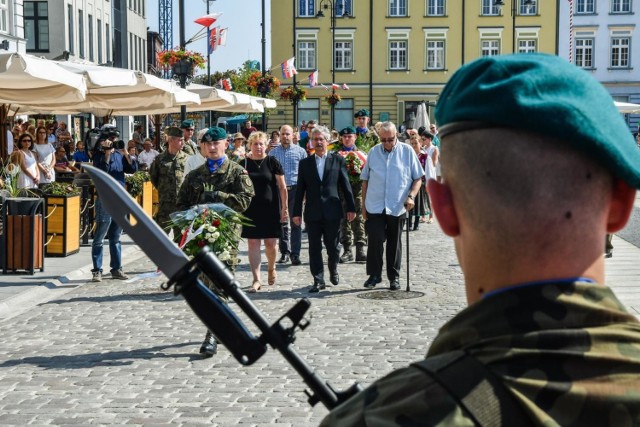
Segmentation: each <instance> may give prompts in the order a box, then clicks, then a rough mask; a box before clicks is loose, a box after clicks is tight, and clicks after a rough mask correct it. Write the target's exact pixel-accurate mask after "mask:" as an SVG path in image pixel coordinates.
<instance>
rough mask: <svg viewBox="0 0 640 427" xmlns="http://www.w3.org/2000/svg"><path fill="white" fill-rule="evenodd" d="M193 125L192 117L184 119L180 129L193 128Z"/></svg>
mask: <svg viewBox="0 0 640 427" xmlns="http://www.w3.org/2000/svg"><path fill="white" fill-rule="evenodd" d="M193 127H194V124H193V120H191V119H187V120H183V121H182V124H181V125H180V129H192V128H193Z"/></svg>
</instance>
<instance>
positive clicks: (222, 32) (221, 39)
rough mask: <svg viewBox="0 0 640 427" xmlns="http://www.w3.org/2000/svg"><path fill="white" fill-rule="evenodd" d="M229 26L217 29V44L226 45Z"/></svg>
mask: <svg viewBox="0 0 640 427" xmlns="http://www.w3.org/2000/svg"><path fill="white" fill-rule="evenodd" d="M228 31H229V28H220V29H219V30H218V46H226V45H227V32H228Z"/></svg>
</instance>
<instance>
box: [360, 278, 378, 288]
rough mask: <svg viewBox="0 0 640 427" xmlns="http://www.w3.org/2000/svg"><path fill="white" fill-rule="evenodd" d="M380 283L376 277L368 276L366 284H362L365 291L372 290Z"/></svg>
mask: <svg viewBox="0 0 640 427" xmlns="http://www.w3.org/2000/svg"><path fill="white" fill-rule="evenodd" d="M380 282H382V279H381V278H380V277H378V276H369V278H368V279H367V281H366V282H364V287H365V288H367V289H372V288H373V287H375V286H376V285H377V284H378V283H380Z"/></svg>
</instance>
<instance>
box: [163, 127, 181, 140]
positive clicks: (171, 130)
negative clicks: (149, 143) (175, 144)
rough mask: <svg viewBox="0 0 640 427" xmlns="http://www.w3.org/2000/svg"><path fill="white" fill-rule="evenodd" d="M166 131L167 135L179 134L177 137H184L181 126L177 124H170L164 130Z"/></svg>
mask: <svg viewBox="0 0 640 427" xmlns="http://www.w3.org/2000/svg"><path fill="white" fill-rule="evenodd" d="M164 133H165V135H167V136H177V137H180V138H182V131H181V130H180V129H179V128H177V127H175V126H169V127H168V128H166V129H165V130H164Z"/></svg>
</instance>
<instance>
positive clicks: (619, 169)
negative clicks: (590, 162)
mask: <svg viewBox="0 0 640 427" xmlns="http://www.w3.org/2000/svg"><path fill="white" fill-rule="evenodd" d="M435 116H436V121H437V122H438V124H439V125H440V138H441V139H443V138H446V135H447V134H451V133H454V132H460V131H464V130H471V129H479V128H490V127H505V128H512V129H518V130H523V131H529V132H535V133H538V134H541V135H544V136H549V137H552V138H555V139H559V140H560V141H564V142H565V143H567V144H568V145H569V146H570V147H572V148H574V149H576V150H578V151H580V152H583V153H585V154H586V155H588V156H590V157H591V158H592V159H594V160H595V161H596V162H597V163H599V164H601V165H602V166H603V167H604V168H606V169H607V170H609V171H610V172H611V173H612V174H614V175H616V176H618V177H620V178H621V179H623V180H624V181H625V182H627V184H629V185H630V186H632V187H635V188H640V150H638V148H637V147H636V143H635V141H634V140H633V137H632V136H631V132H630V131H629V128H628V126H627V124H626V123H625V121H624V120H623V118H622V116H621V114H620V113H619V112H618V110H617V108H616V107H615V105H614V103H613V99H612V98H611V95H609V93H608V92H607V90H606V89H605V88H604V87H603V86H602V85H601V84H600V83H599V82H598V81H597V80H595V79H594V78H593V77H592V76H591V75H590V74H589V73H588V72H586V71H585V70H582V69H581V68H578V67H576V66H575V65H572V64H570V63H569V62H567V61H566V60H565V59H562V58H560V57H558V56H553V55H547V54H540V53H536V54H527V55H522V54H516V55H499V56H491V57H485V58H481V59H478V60H476V61H473V62H471V63H469V64H467V65H464V66H463V67H461V68H460V69H459V70H458V71H456V72H455V73H454V74H453V76H452V77H451V79H450V80H449V81H448V82H447V84H446V85H445V87H444V89H443V90H442V94H441V95H440V99H439V100H438V104H437V105H436V111H435ZM443 144H444V141H443Z"/></svg>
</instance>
